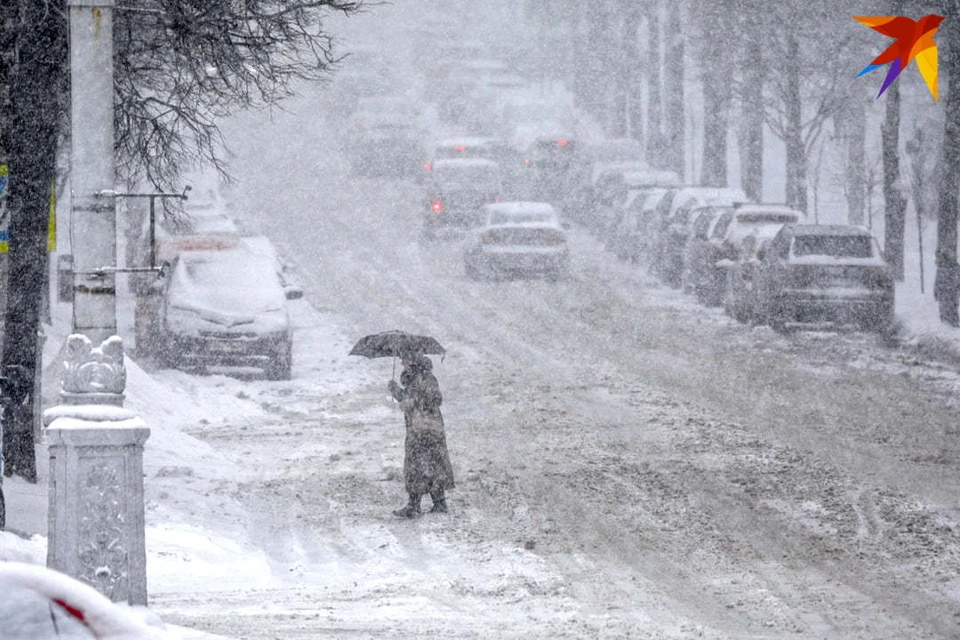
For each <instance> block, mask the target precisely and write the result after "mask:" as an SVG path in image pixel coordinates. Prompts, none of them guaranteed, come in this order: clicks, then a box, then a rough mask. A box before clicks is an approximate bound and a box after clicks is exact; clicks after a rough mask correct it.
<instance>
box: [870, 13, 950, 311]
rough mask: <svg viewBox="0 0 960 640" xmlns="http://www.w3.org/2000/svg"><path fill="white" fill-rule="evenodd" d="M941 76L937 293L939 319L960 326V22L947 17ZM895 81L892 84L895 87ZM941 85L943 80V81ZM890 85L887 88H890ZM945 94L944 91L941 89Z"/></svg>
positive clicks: (934, 290) (941, 42)
mask: <svg viewBox="0 0 960 640" xmlns="http://www.w3.org/2000/svg"><path fill="white" fill-rule="evenodd" d="M940 33H941V34H942V37H941V38H940V44H941V49H940V51H941V54H940V55H941V60H942V63H941V64H943V67H942V72H941V78H943V76H944V75H946V77H947V78H949V80H948V89H947V95H946V97H945V99H944V111H945V115H944V134H943V148H942V151H941V153H942V154H943V155H942V159H941V162H940V175H939V176H938V182H939V195H940V201H939V207H938V211H937V213H938V216H937V253H936V265H937V273H936V276H935V278H934V282H933V292H934V296H935V297H936V298H937V302H938V304H939V307H940V309H939V310H940V321H941V322H944V323H945V324H948V325H950V326H953V327H956V326H960V315H958V310H957V304H958V301H960V267H958V265H957V195H958V190H960V23H957V21H956V20H944V21H943V24H942V25H941V27H940ZM895 85H896V83H894V85H892V86H891V87H890V89H893V88H894V86H895ZM941 86H942V84H941ZM890 89H887V91H888V92H889V91H890ZM941 95H942V91H941Z"/></svg>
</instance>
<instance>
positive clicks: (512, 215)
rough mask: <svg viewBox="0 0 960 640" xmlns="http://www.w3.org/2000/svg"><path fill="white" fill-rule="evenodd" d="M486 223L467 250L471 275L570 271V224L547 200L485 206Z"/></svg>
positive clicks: (558, 274)
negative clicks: (567, 231)
mask: <svg viewBox="0 0 960 640" xmlns="http://www.w3.org/2000/svg"><path fill="white" fill-rule="evenodd" d="M484 213H485V223H484V225H483V226H482V227H481V228H479V229H476V230H475V231H473V232H472V235H471V237H470V238H468V241H467V244H466V248H465V251H464V254H463V264H464V270H465V271H466V274H467V277H469V278H471V279H479V278H483V277H490V276H495V275H499V274H504V273H516V274H521V275H540V274H542V275H546V276H547V277H549V278H551V279H558V278H561V277H562V276H563V275H565V274H566V272H567V268H568V264H569V261H570V250H569V248H568V244H567V234H566V225H565V224H563V223H561V222H560V220H559V218H558V217H557V212H556V210H555V209H554V208H553V207H552V206H550V205H549V204H547V203H545V202H501V203H497V204H491V205H487V206H486V207H485V208H484Z"/></svg>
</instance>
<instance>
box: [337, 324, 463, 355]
mask: <svg viewBox="0 0 960 640" xmlns="http://www.w3.org/2000/svg"><path fill="white" fill-rule="evenodd" d="M417 353H423V354H436V355H440V356H442V355H443V354H444V353H446V350H445V349H444V348H443V347H441V346H440V343H439V342H437V341H436V339H434V338H431V337H429V336H415V335H413V334H412V333H406V332H404V331H396V330H394V331H384V332H383V333H375V334H373V335H369V336H364V337H363V338H360V341H359V342H357V344H355V345H353V349H351V350H350V354H349V355H351V356H365V357H367V358H389V357H394V358H399V357H401V356H403V355H406V354H417Z"/></svg>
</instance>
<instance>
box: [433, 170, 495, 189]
mask: <svg viewBox="0 0 960 640" xmlns="http://www.w3.org/2000/svg"><path fill="white" fill-rule="evenodd" d="M433 179H434V180H435V181H436V183H437V184H438V185H439V186H440V187H441V188H446V189H472V190H476V191H496V190H497V189H498V188H499V185H500V172H499V171H498V170H497V168H496V167H495V166H491V165H469V164H464V165H456V166H453V165H439V166H436V167H434V169H433Z"/></svg>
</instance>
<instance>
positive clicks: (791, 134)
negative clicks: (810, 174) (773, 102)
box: [784, 29, 807, 213]
mask: <svg viewBox="0 0 960 640" xmlns="http://www.w3.org/2000/svg"><path fill="white" fill-rule="evenodd" d="M786 38H787V55H786V59H785V60H784V64H785V65H786V69H785V71H786V93H785V95H784V107H785V110H786V130H785V132H784V133H785V136H784V137H785V142H786V145H787V167H786V169H787V202H788V203H789V204H791V205H793V206H795V207H797V208H798V209H800V210H801V211H803V212H805V213H806V211H807V158H806V154H805V153H804V148H803V121H802V117H803V110H802V105H801V94H800V65H801V64H802V62H801V60H800V41H799V40H798V39H797V36H796V34H795V33H794V32H793V31H792V30H789V29H788V30H787V31H786Z"/></svg>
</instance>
